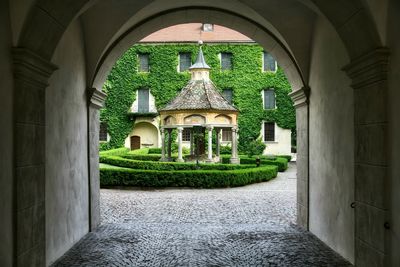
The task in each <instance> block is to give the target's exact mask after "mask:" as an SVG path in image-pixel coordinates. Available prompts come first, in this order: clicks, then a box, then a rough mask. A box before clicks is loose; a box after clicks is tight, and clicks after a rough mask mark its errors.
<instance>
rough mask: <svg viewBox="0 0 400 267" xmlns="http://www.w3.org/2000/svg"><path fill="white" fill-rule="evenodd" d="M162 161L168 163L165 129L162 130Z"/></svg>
mask: <svg viewBox="0 0 400 267" xmlns="http://www.w3.org/2000/svg"><path fill="white" fill-rule="evenodd" d="M160 132H161V160H160V161H166V160H167V159H166V157H165V129H164V128H161V129H160Z"/></svg>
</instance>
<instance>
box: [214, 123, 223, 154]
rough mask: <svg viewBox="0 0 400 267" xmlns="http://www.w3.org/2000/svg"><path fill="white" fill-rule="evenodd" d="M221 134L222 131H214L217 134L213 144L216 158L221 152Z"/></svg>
mask: <svg viewBox="0 0 400 267" xmlns="http://www.w3.org/2000/svg"><path fill="white" fill-rule="evenodd" d="M221 132H222V129H216V134H217V136H216V141H215V142H216V143H215V155H216V156H217V157H219V154H220V150H221V140H220V139H221Z"/></svg>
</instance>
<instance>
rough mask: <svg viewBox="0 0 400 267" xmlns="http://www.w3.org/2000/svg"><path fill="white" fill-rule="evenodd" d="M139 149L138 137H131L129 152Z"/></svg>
mask: <svg viewBox="0 0 400 267" xmlns="http://www.w3.org/2000/svg"><path fill="white" fill-rule="evenodd" d="M135 149H140V136H137V135H134V136H131V150H135Z"/></svg>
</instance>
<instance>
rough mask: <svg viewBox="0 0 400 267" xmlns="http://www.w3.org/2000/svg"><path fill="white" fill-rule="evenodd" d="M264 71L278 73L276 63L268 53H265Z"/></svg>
mask: <svg viewBox="0 0 400 267" xmlns="http://www.w3.org/2000/svg"><path fill="white" fill-rule="evenodd" d="M263 71H276V61H275V59H274V58H273V57H272V56H271V54H269V53H267V52H264V53H263Z"/></svg>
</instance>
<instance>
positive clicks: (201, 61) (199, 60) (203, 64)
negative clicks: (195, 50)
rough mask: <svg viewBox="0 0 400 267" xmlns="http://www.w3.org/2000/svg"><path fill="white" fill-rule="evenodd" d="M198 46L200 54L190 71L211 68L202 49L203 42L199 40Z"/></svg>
mask: <svg viewBox="0 0 400 267" xmlns="http://www.w3.org/2000/svg"><path fill="white" fill-rule="evenodd" d="M198 44H199V46H200V49H199V54H198V55H197V59H196V62H195V63H194V64H193V65H192V66H191V67H190V68H189V69H190V70H192V69H210V66H208V65H207V63H206V61H205V60H204V55H203V50H202V49H201V46H202V44H203V41H202V40H199V41H198Z"/></svg>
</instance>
